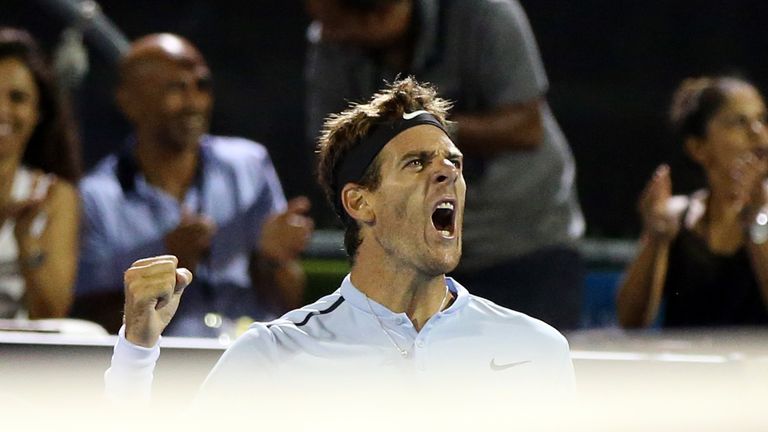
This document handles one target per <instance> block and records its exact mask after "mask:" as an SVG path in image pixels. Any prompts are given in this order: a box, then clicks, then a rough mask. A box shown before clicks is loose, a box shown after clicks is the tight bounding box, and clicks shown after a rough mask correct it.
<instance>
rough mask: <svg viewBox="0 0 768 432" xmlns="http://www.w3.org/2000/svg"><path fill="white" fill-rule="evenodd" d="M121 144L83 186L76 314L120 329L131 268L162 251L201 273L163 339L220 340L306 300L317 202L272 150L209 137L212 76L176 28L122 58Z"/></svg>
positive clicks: (149, 39) (150, 38)
mask: <svg viewBox="0 0 768 432" xmlns="http://www.w3.org/2000/svg"><path fill="white" fill-rule="evenodd" d="M119 73H120V81H119V84H118V87H117V91H116V101H117V104H118V106H119V108H120V110H121V111H122V112H123V114H124V115H125V116H126V118H127V119H128V120H129V122H130V123H131V124H132V125H133V127H134V134H133V135H132V136H131V138H129V140H128V142H127V145H126V146H125V148H124V149H123V150H122V151H120V152H119V153H117V154H113V155H110V156H108V157H107V158H105V159H104V160H103V161H101V162H100V163H99V164H98V166H96V168H95V169H94V170H93V172H92V173H90V174H89V175H88V176H87V177H86V178H85V179H83V181H82V182H81V186H80V191H81V194H82V196H83V215H84V220H83V230H82V233H81V243H82V246H81V247H82V251H81V258H80V265H79V270H78V281H77V285H76V300H75V305H74V307H73V312H72V315H73V316H75V317H79V318H85V319H90V320H92V321H96V322H98V323H100V324H102V325H103V326H104V327H105V328H107V329H108V330H109V331H111V332H117V330H118V329H119V327H120V324H121V323H122V305H123V294H122V292H123V290H122V286H123V271H124V269H125V268H128V267H129V266H130V264H131V263H132V262H133V261H135V260H136V259H138V258H140V257H144V256H150V255H157V254H163V253H169V254H173V255H176V256H178V257H179V262H180V265H183V266H185V267H187V268H190V269H193V271H195V273H196V275H197V277H196V279H195V283H193V285H192V286H190V287H189V288H188V289H187V294H186V296H185V299H186V301H185V303H184V304H183V305H182V307H181V308H180V309H179V311H178V312H177V314H176V317H177V318H176V320H175V321H174V325H172V326H171V327H169V329H168V330H167V331H166V333H165V334H166V335H174V336H218V335H220V334H222V333H228V332H229V333H232V332H233V329H234V328H235V327H236V326H237V325H236V323H241V324H242V323H244V322H249V321H252V320H255V319H259V320H261V319H265V318H269V317H270V316H271V315H273V314H276V313H281V312H282V311H284V310H288V309H290V308H293V307H296V306H298V305H300V304H301V302H302V300H303V298H302V295H303V288H304V283H305V279H304V274H303V271H302V270H301V267H300V266H299V263H298V260H297V259H298V257H299V254H300V253H301V252H302V251H303V249H304V248H305V247H306V245H307V242H308V240H309V237H310V235H311V232H312V229H313V223H312V220H311V219H309V218H308V217H307V216H305V215H306V213H307V212H308V211H309V206H310V204H309V201H308V200H307V199H306V198H305V197H298V198H295V199H293V200H291V201H289V202H286V199H285V197H284V195H283V190H282V187H281V185H280V181H279V179H278V176H277V174H276V172H275V169H274V167H273V165H272V162H271V159H270V157H269V155H268V153H267V150H266V148H265V147H264V146H262V145H261V144H258V143H255V142H252V141H249V140H247V139H243V138H233V137H221V136H213V135H208V134H207V132H208V127H209V120H210V115H211V108H212V104H213V93H212V88H211V73H210V70H209V69H208V66H207V64H206V62H205V60H204V59H203V57H202V55H201V54H200V52H199V51H198V50H197V49H196V48H195V47H194V46H193V45H192V44H191V43H190V42H189V41H187V40H185V39H183V38H181V37H179V36H176V35H172V34H154V35H149V36H145V37H143V38H141V39H139V40H137V41H136V42H134V43H133V44H132V46H131V49H130V51H129V52H128V53H127V54H126V56H125V57H124V58H123V59H122V61H121V63H120V70H119Z"/></svg>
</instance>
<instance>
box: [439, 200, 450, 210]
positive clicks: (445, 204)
mask: <svg viewBox="0 0 768 432" xmlns="http://www.w3.org/2000/svg"><path fill="white" fill-rule="evenodd" d="M437 208H439V209H449V210H453V203H450V202H443V203H440V204H439V205H438V206H437Z"/></svg>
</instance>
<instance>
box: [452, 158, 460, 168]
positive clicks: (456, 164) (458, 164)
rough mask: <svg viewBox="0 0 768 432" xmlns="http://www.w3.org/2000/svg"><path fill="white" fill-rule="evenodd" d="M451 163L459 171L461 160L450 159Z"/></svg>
mask: <svg viewBox="0 0 768 432" xmlns="http://www.w3.org/2000/svg"><path fill="white" fill-rule="evenodd" d="M451 163H452V164H453V166H455V167H456V168H458V169H461V159H451Z"/></svg>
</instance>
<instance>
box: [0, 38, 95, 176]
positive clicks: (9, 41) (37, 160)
mask: <svg viewBox="0 0 768 432" xmlns="http://www.w3.org/2000/svg"><path fill="white" fill-rule="evenodd" d="M7 58H14V59H18V60H19V61H21V62H22V63H23V64H24V66H26V68H27V69H28V70H29V72H30V73H31V74H32V77H33V78H34V80H35V84H36V85H37V90H38V94H39V101H38V104H39V105H38V111H39V118H40V120H39V122H38V124H37V126H36V127H35V130H34V131H33V132H32V135H31V136H30V138H29V142H27V145H26V149H25V150H24V155H23V156H22V159H21V161H22V163H23V164H24V165H27V166H29V167H32V168H37V169H40V170H42V171H44V172H46V173H53V174H56V175H57V176H59V177H61V178H63V179H65V180H68V181H70V182H73V183H75V182H77V180H78V179H79V178H80V174H81V166H80V143H79V141H78V138H77V132H76V128H75V125H74V121H73V120H72V114H71V112H70V110H69V107H68V105H66V104H65V103H64V102H63V101H62V97H63V95H62V94H61V92H60V91H59V89H58V87H57V86H56V82H55V81H54V78H53V74H52V72H51V70H50V68H49V66H48V64H47V63H46V61H45V57H44V56H43V54H42V52H41V51H40V48H39V47H38V45H37V43H36V42H35V40H34V39H33V38H32V36H30V34H29V33H27V32H26V31H24V30H20V29H15V28H9V27H0V60H3V59H7Z"/></svg>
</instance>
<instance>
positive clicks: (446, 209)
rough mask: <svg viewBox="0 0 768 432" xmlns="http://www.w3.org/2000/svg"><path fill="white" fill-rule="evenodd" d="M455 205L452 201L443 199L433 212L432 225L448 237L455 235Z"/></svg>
mask: <svg viewBox="0 0 768 432" xmlns="http://www.w3.org/2000/svg"><path fill="white" fill-rule="evenodd" d="M453 215H454V205H453V202H451V201H442V202H440V204H438V205H437V208H435V211H433V212H432V225H434V227H435V229H436V230H437V232H438V233H440V235H442V236H443V237H446V238H450V237H452V236H453V232H454V231H455V230H454V225H455V224H454V218H453Z"/></svg>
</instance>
